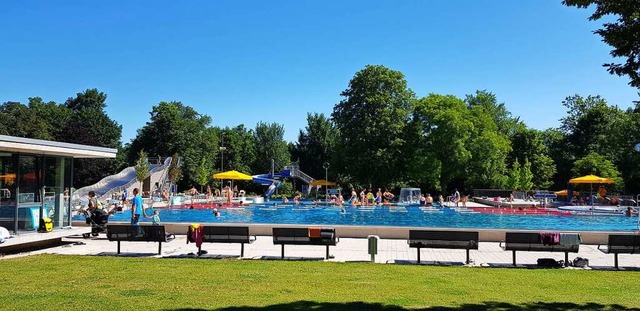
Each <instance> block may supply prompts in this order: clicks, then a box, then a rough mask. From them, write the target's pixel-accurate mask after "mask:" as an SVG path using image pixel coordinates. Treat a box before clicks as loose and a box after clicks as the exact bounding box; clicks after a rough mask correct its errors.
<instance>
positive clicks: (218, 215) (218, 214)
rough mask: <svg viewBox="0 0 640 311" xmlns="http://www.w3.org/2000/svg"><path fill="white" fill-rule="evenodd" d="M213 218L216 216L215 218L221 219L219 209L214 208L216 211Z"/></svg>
mask: <svg viewBox="0 0 640 311" xmlns="http://www.w3.org/2000/svg"><path fill="white" fill-rule="evenodd" d="M213 216H215V217H220V212H218V209H217V208H214V209H213Z"/></svg>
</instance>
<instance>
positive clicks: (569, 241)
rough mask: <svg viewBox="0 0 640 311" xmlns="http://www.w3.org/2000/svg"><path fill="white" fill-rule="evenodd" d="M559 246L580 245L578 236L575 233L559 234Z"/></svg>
mask: <svg viewBox="0 0 640 311" xmlns="http://www.w3.org/2000/svg"><path fill="white" fill-rule="evenodd" d="M560 245H564V246H574V245H580V235H579V234H577V233H560Z"/></svg>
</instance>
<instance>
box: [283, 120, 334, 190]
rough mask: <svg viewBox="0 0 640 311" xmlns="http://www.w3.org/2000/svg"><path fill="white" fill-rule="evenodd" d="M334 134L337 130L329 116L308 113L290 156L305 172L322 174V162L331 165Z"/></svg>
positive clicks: (314, 174)
mask: <svg viewBox="0 0 640 311" xmlns="http://www.w3.org/2000/svg"><path fill="white" fill-rule="evenodd" d="M336 136H337V131H336V129H335V126H334V125H333V123H331V120H330V119H329V118H327V117H326V116H325V115H324V114H317V113H315V114H311V113H308V114H307V127H306V128H305V130H304V131H302V130H301V131H300V134H298V141H297V142H296V143H295V145H294V146H293V149H292V152H291V153H292V158H293V159H297V160H298V161H299V162H298V164H299V165H300V168H301V169H302V170H304V171H305V172H306V173H307V174H309V175H311V176H316V177H317V176H324V174H325V170H324V168H323V167H322V164H323V163H325V162H328V163H330V164H331V167H333V165H332V164H333V163H332V153H333V152H334V148H335V144H336ZM323 178H324V177H323Z"/></svg>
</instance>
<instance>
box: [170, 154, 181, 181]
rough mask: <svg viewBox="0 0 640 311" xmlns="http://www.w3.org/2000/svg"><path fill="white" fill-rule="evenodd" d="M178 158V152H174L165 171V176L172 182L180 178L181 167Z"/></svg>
mask: <svg viewBox="0 0 640 311" xmlns="http://www.w3.org/2000/svg"><path fill="white" fill-rule="evenodd" d="M179 160H180V155H179V154H177V153H174V154H173V155H172V156H171V164H169V172H168V173H167V174H168V175H167V177H168V179H169V181H170V182H172V183H177V182H178V181H180V179H181V178H182V168H181V167H180V166H179V165H178V161H179Z"/></svg>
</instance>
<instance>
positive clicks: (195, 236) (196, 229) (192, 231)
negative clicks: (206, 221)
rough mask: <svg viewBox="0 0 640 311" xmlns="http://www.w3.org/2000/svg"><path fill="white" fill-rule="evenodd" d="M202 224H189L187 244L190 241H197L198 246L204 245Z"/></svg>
mask: <svg viewBox="0 0 640 311" xmlns="http://www.w3.org/2000/svg"><path fill="white" fill-rule="evenodd" d="M202 239H203V236H202V226H201V225H199V224H192V225H190V226H189V230H188V231H187V244H189V242H192V243H196V246H197V247H200V245H202Z"/></svg>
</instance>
